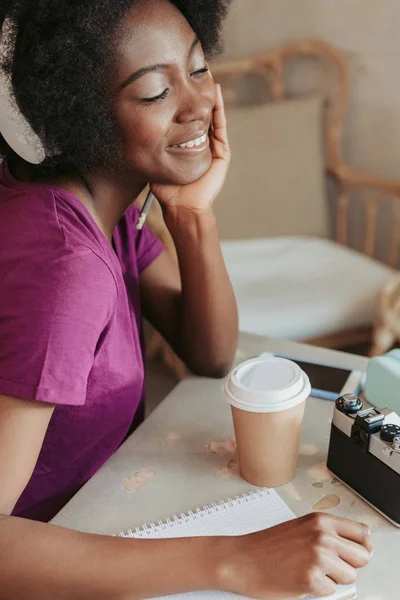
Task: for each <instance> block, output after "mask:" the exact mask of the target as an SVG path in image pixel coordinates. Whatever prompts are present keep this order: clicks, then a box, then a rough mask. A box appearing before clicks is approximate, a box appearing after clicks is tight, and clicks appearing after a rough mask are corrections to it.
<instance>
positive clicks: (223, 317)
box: [142, 85, 238, 376]
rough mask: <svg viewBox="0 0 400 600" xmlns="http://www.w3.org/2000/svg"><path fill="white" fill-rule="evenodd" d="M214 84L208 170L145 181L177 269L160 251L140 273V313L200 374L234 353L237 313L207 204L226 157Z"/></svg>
mask: <svg viewBox="0 0 400 600" xmlns="http://www.w3.org/2000/svg"><path fill="white" fill-rule="evenodd" d="M215 90H216V101H215V107H214V110H213V117H212V127H211V128H210V131H209V139H210V149H211V155H212V162H211V166H210V168H209V170H208V171H207V172H206V173H205V174H204V175H203V176H202V177H200V179H198V180H197V181H194V182H193V183H190V184H187V185H182V186H178V185H161V184H152V185H151V190H152V191H153V193H154V194H155V196H156V197H157V198H158V200H159V201H160V204H161V206H162V209H163V214H164V220H165V223H166V225H167V228H168V229H169V232H170V233H171V236H172V238H173V241H174V244H175V247H176V251H177V255H178V263H179V271H178V269H177V268H176V267H175V266H174V264H173V260H172V259H171V258H168V257H167V256H166V253H164V255H162V256H161V257H159V259H158V260H157V261H155V262H154V264H153V265H151V266H150V267H149V268H148V269H147V270H146V271H145V272H144V273H143V274H142V282H143V285H142V287H143V290H144V294H143V300H144V302H143V304H144V311H145V313H146V311H147V314H148V315H149V320H150V321H151V322H152V323H153V324H154V325H155V326H156V327H157V328H158V329H159V331H160V332H161V333H162V334H163V335H164V336H165V337H166V339H167V340H168V341H169V342H170V343H171V345H172V346H173V347H174V349H175V350H176V351H177V353H178V354H179V355H180V356H181V358H183V360H184V361H185V362H186V364H187V365H188V366H189V367H190V368H191V369H192V370H193V371H195V372H197V373H199V374H202V375H211V376H222V375H224V374H225V372H226V371H227V370H228V369H229V367H230V366H231V364H232V361H233V358H234V355H235V350H236V344H237V336H238V315H237V307H236V302H235V298H234V294H233V291H232V286H231V283H230V281H229V277H228V274H227V272H226V268H225V264H224V261H223V258H222V253H221V247H220V243H219V237H218V231H217V225H216V219H215V215H214V212H213V208H212V207H213V203H214V201H215V199H216V198H217V196H218V194H219V192H220V190H221V188H222V186H223V183H224V181H225V177H226V173H227V170H228V166H229V162H230V149H229V143H228V137H227V132H226V119H225V112H224V105H223V100H222V94H221V88H220V87H219V86H218V85H217V86H216V87H215Z"/></svg>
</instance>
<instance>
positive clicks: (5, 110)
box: [0, 19, 45, 165]
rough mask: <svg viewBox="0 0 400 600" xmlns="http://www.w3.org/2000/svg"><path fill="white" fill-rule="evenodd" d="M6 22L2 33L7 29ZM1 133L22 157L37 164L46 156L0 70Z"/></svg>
mask: <svg viewBox="0 0 400 600" xmlns="http://www.w3.org/2000/svg"><path fill="white" fill-rule="evenodd" d="M6 20H7V19H6ZM4 25H5V22H4V24H3V28H1V27H0V29H2V33H3V32H4V31H6V28H5V26H4ZM0 133H1V135H2V136H3V138H4V139H5V140H6V142H7V144H8V145H9V146H10V148H12V149H13V150H14V152H15V153H16V154H18V155H19V156H20V157H21V158H23V159H24V160H26V161H27V162H29V163H32V164H34V165H37V164H39V163H41V162H42V161H43V160H44V158H45V151H44V148H43V145H42V143H41V141H40V139H39V137H38V136H37V135H36V134H35V132H34V131H33V129H32V127H31V126H30V125H29V123H28V122H27V120H26V119H25V118H24V117H23V116H22V114H21V112H20V111H19V110H18V107H17V103H16V102H15V99H14V98H13V96H12V93H11V85H8V82H7V79H6V76H5V74H4V73H2V71H1V70H0Z"/></svg>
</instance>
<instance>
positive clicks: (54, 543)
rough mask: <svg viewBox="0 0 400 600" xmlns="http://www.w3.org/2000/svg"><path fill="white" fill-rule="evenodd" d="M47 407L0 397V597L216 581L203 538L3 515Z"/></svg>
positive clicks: (28, 598) (30, 459) (134, 594)
mask: <svg viewBox="0 0 400 600" xmlns="http://www.w3.org/2000/svg"><path fill="white" fill-rule="evenodd" d="M53 410H54V405H51V404H46V403H41V402H31V401H28V400H22V399H18V398H11V397H7V396H1V395H0V599H1V600H10V599H11V598H12V600H39V599H40V600H54V598H59V599H60V600H67V599H68V600H91V599H93V600H102V599H104V600H106V599H107V600H113V599H118V600H120V599H123V598H130V599H136V598H148V597H151V596H157V595H161V594H162V595H165V594H168V593H173V592H177V591H190V590H194V589H202V588H204V587H206V588H210V587H211V588H212V587H214V586H215V585H216V581H215V578H213V577H214V575H213V573H215V571H216V565H217V564H218V561H213V559H212V557H213V549H212V544H211V542H210V539H209V538H203V539H200V538H199V539H193V540H191V539H185V540H160V541H159V540H154V541H153V540H148V541H147V540H131V539H122V538H113V537H108V536H99V535H90V534H86V533H79V532H76V531H71V530H67V529H63V528H59V527H55V526H52V525H49V524H44V523H38V522H34V521H30V520H27V519H20V518H17V517H11V516H9V515H10V514H11V512H12V510H13V508H14V505H15V503H16V502H17V500H18V498H19V496H20V495H21V493H22V492H23V490H24V488H25V486H26V484H27V483H28V481H29V478H30V476H31V474H32V471H33V469H34V466H35V463H36V461H37V458H38V455H39V451H40V448H41V446H42V443H43V438H44V436H45V433H46V429H47V426H48V424H49V421H50V418H51V415H52V413H53ZM212 561H213V562H214V563H215V565H214V564H213V563H212ZM177 565H179V566H180V568H179V569H177V568H176V567H177Z"/></svg>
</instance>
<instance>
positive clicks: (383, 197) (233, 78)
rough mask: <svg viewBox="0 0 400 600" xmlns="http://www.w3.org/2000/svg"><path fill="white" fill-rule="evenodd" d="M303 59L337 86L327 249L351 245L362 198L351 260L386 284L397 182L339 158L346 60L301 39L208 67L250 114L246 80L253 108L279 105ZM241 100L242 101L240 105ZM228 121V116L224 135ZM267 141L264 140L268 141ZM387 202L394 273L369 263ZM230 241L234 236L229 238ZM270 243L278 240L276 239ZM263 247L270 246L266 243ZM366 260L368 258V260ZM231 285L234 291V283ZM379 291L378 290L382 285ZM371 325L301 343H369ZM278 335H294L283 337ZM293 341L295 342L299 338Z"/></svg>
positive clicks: (330, 111) (397, 225)
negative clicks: (358, 250)
mask: <svg viewBox="0 0 400 600" xmlns="http://www.w3.org/2000/svg"><path fill="white" fill-rule="evenodd" d="M304 58H312V59H318V61H320V62H321V64H323V65H324V68H325V69H326V72H327V73H329V74H334V75H335V77H334V79H335V85H334V86H333V88H332V87H331V88H330V90H329V93H328V97H327V98H326V102H325V126H324V129H323V134H324V135H323V137H324V146H325V149H324V151H325V163H326V164H325V167H326V176H327V178H328V180H329V182H330V185H331V188H332V189H333V190H334V196H335V213H336V217H335V220H336V228H335V229H336V230H335V232H334V239H335V240H336V241H335V242H330V243H331V245H332V244H336V246H334V247H333V246H332V248H333V250H335V249H338V248H339V245H340V247H342V248H343V247H346V246H347V244H348V242H349V235H348V232H349V222H350V220H349V215H350V208H351V205H352V203H353V202H355V201H357V203H359V202H360V200H361V205H362V206H363V208H364V223H365V228H364V232H363V241H362V251H363V255H361V254H360V255H357V257H355V255H354V253H353V254H350V253H351V251H350V250H349V251H348V252H349V257H350V258H351V257H353V258H356V259H357V260H364V262H365V261H367V262H365V264H367V266H368V265H371V267H372V266H373V267H374V268H375V269H378V270H379V268H380V269H381V273H380V275H379V277H380V281H382V284H383V283H386V281H387V280H389V279H391V277H392V275H393V274H394V273H395V271H394V268H395V267H396V265H397V261H398V254H399V245H400V239H399V235H398V233H399V229H400V202H399V200H400V181H395V180H390V179H387V178H385V177H380V176H377V175H373V174H370V173H366V172H359V171H357V170H355V169H353V168H352V167H351V166H349V165H348V164H346V162H345V161H344V159H343V157H342V153H341V137H342V128H343V121H344V117H345V114H346V108H347V102H348V96H349V85H350V84H349V72H348V68H347V65H346V61H345V59H344V57H343V56H342V55H341V54H340V53H339V52H338V51H337V50H336V49H334V48H333V47H331V46H329V45H328V44H325V43H323V42H321V41H304V42H299V43H293V44H288V45H285V46H282V47H280V48H277V49H275V50H269V51H266V52H262V53H259V54H257V55H254V56H252V57H250V58H244V59H240V60H234V61H221V62H216V63H215V64H214V65H213V66H212V72H213V76H214V79H215V80H216V81H218V82H220V83H221V86H222V90H223V95H224V99H225V104H226V107H227V109H228V111H229V109H230V107H235V106H240V105H241V104H242V105H243V104H245V105H246V106H245V107H244V108H243V109H242V110H244V111H246V110H247V111H250V110H252V108H251V106H250V103H249V98H248V97H246V94H243V91H246V82H250V84H251V82H252V78H253V83H254V78H258V79H259V80H262V81H263V82H264V84H265V83H267V84H268V90H269V92H268V97H265V96H264V97H262V98H261V99H260V92H259V90H256V93H255V96H256V102H255V105H258V106H259V105H260V104H263V103H276V104H277V105H278V104H279V103H281V102H282V101H283V100H284V99H285V97H287V96H285V84H286V78H285V77H286V72H287V67H288V65H289V63H293V61H294V60H298V59H304ZM292 66H293V65H291V67H292ZM243 83H245V85H243ZM251 85H252V84H251ZM251 85H250V87H251ZM253 87H254V86H253ZM243 97H244V98H245V99H244V101H243ZM243 114H244V113H243ZM229 123H230V121H229V116H228V133H229ZM266 141H267V142H268V140H266ZM388 199H389V200H390V201H391V203H392V209H393V217H392V220H391V225H392V229H391V232H390V233H389V238H390V244H389V250H388V256H387V260H386V262H387V265H390V266H391V267H392V269H390V268H389V267H386V266H385V265H383V263H379V264H378V263H377V262H375V261H373V260H372V258H373V257H374V253H375V245H376V233H377V225H378V215H379V209H380V206H381V205H382V202H383V201H386V202H387V200H388ZM244 201H245V200H244V199H243V203H244ZM357 205H358V204H357ZM225 214H228V213H225ZM217 216H218V213H217ZM310 218H311V213H310ZM149 221H150V225H151V226H152V227H153V228H154V230H155V231H156V233H157V234H158V235H159V236H160V238H161V239H162V240H163V241H164V243H165V244H166V246H167V249H168V251H170V252H171V253H172V254H174V248H173V244H172V240H171V238H170V236H169V234H168V232H167V231H166V228H165V226H164V224H163V222H162V219H161V218H160V212H157V211H154V212H153V214H152V215H151V218H150V220H149ZM223 222H224V223H226V225H227V227H228V228H229V219H228V218H225V219H223ZM293 233H296V232H293V231H288V232H286V231H277V233H275V232H273V234H272V235H289V236H290V235H292V236H293ZM307 233H308V232H306V234H307ZM310 233H311V235H312V236H315V235H317V236H319V238H318V239H322V238H324V237H325V232H322V233H320V230H319V229H316V230H315V231H311V232H310ZM223 237H224V236H223ZM228 237H232V236H229V235H228ZM233 237H236V236H233ZM268 239H269V238H266V240H268ZM274 239H275V240H276V239H277V238H274ZM293 239H297V238H293ZM309 239H310V238H309ZM313 239H317V238H313ZM235 243H236V242H233V244H235ZM263 243H270V242H268V241H265V242H263ZM271 243H272V242H271ZM326 243H327V244H328V240H326ZM229 244H232V242H227V243H225V242H223V249H224V247H227V248H228V250H227V266H228V272H230V265H229V256H230V254H229V252H230V250H229V248H230V246H229ZM246 244H247V240H241V246H240V248H242V249H245V248H246V247H248V248H253V247H254V245H253V246H252V245H251V244H250V245H248V246H246ZM249 251H250V250H249ZM346 252H347V250H346ZM233 256H234V255H233ZM343 256H345V258H344V262H346V260H347V258H346V257H347V254H346V255H343ZM366 257H371V258H370V259H369V262H368V259H366ZM342 260H343V259H342ZM233 266H234V265H233ZM385 269H386V270H385ZM233 270H234V269H233ZM378 279H379V278H378ZM233 284H234V287H235V281H234V279H233ZM348 284H349V285H351V284H352V282H351V281H350V282H348ZM380 287H382V286H381V285H380ZM378 291H379V290H378V289H377V290H376V294H378ZM295 301H296V299H295V298H293V302H295ZM240 310H241V305H240V302H239V313H240ZM373 325H374V323H373V318H371V320H370V322H368V323H363V324H362V326H359V325H357V326H355V327H351V326H350V327H348V326H347V327H346V328H344V329H343V330H340V329H339V330H337V331H331V332H329V333H324V334H323V335H312V336H305V338H300V339H304V341H307V342H308V343H312V344H316V345H320V346H326V347H332V348H340V347H344V346H348V345H352V344H357V343H365V342H370V341H371V339H372V331H373ZM259 333H262V334H264V335H268V331H263V330H262V328H261V327H260V331H259ZM278 333H279V332H278ZM282 337H292V336H290V335H289V336H287V335H286V336H282ZM293 338H294V339H296V336H293ZM293 338H292V339H293ZM297 339H299V337H298V336H297ZM159 351H162V352H163V353H164V358H165V360H166V361H167V362H168V364H169V366H170V367H171V368H172V369H173V370H174V371H175V372H176V374H177V376H178V377H179V378H182V377H183V376H184V374H185V368H184V365H182V363H180V361H178V360H177V359H176V357H174V355H173V353H172V352H171V350H170V349H168V348H167V346H166V345H165V344H164V342H163V340H162V339H161V338H160V337H159V336H158V335H156V336H155V337H154V338H153V340H151V342H150V344H149V354H150V356H154V355H155V354H156V353H157V352H159Z"/></svg>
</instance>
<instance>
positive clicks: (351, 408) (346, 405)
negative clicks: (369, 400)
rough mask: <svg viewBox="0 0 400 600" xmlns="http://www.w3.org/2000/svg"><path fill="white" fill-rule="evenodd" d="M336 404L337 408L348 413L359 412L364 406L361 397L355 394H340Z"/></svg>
mask: <svg viewBox="0 0 400 600" xmlns="http://www.w3.org/2000/svg"><path fill="white" fill-rule="evenodd" d="M335 404H336V408H337V409H338V410H340V412H342V413H345V414H346V415H351V414H354V413H357V412H358V411H359V410H361V409H362V407H363V403H362V401H361V399H360V398H359V397H358V396H355V395H354V394H344V396H340V398H338V399H337V400H336V403H335Z"/></svg>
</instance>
